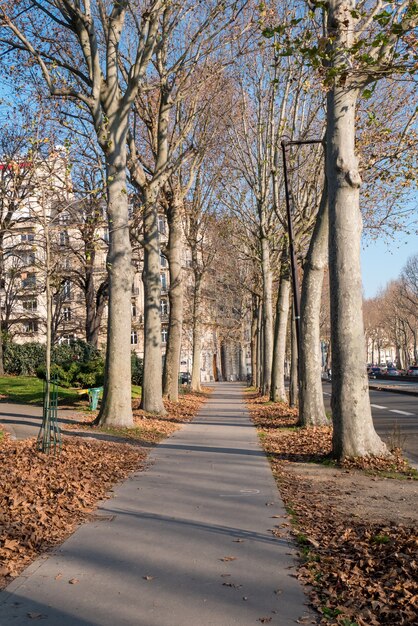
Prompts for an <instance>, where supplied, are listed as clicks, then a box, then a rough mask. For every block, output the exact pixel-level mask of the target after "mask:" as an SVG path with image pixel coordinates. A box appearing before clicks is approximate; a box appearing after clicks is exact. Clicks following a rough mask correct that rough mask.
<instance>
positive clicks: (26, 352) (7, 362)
mask: <svg viewBox="0 0 418 626" xmlns="http://www.w3.org/2000/svg"><path fill="white" fill-rule="evenodd" d="M44 363H45V346H44V345H42V344H40V343H35V342H30V343H23V344H18V343H12V342H11V341H7V342H6V343H5V344H4V371H5V372H6V373H7V374H15V375H16V376H33V375H34V374H35V373H36V370H37V368H38V367H40V366H42V365H43V364H44Z"/></svg>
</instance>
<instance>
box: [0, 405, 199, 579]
mask: <svg viewBox="0 0 418 626" xmlns="http://www.w3.org/2000/svg"><path fill="white" fill-rule="evenodd" d="M206 397H207V393H201V394H195V393H187V394H184V395H183V396H181V398H180V401H179V403H178V404H175V403H169V402H167V403H166V408H167V415H166V416H164V417H157V416H155V415H150V414H145V413H144V412H143V411H139V410H135V411H134V413H135V424H136V428H134V429H133V430H132V433H131V437H130V436H129V431H128V430H124V431H123V433H121V436H120V437H118V436H115V432H114V431H112V432H111V435H112V439H113V441H110V440H109V441H103V440H96V439H95V438H94V437H95V435H96V434H97V432H98V429H97V428H92V427H91V425H89V424H88V423H86V422H85V420H83V419H80V415H78V416H77V414H76V415H75V416H74V420H76V421H75V423H74V425H72V429H77V430H80V431H83V432H82V437H80V436H78V437H73V436H69V434H68V433H67V434H66V435H65V436H64V438H63V447H62V450H61V452H60V453H59V454H56V455H52V454H50V455H47V454H43V453H41V452H38V451H37V450H36V444H35V441H34V440H33V439H31V440H28V441H11V440H10V439H9V438H8V437H7V436H5V437H3V439H0V467H1V473H0V589H1V588H3V587H5V586H6V585H7V584H8V583H9V582H10V581H11V579H12V578H14V577H15V576H17V575H18V574H19V573H20V572H21V571H22V570H23V569H24V567H26V566H27V565H28V564H29V563H30V562H31V561H33V560H34V559H35V558H36V557H37V556H38V555H39V554H41V553H42V552H44V551H45V550H47V549H50V548H51V547H53V546H55V545H58V544H60V543H62V541H63V540H64V539H65V538H66V537H68V536H69V535H70V534H71V533H72V532H73V531H74V530H75V528H76V526H77V525H78V524H80V523H81V522H83V521H85V520H87V519H88V518H89V516H91V515H92V514H93V510H94V508H95V507H96V506H97V503H98V502H99V501H100V500H102V499H103V498H105V497H106V496H107V495H109V491H110V490H111V488H112V487H113V486H114V485H115V484H116V483H118V482H120V481H121V480H123V479H124V478H126V477H127V476H128V475H129V474H130V473H131V472H133V471H135V470H139V469H142V468H143V467H144V461H145V459H146V457H147V454H148V452H147V450H146V449H145V448H143V447H142V445H147V446H148V447H149V445H150V444H153V443H156V442H157V441H160V440H161V439H162V438H163V437H164V436H167V435H169V434H170V433H172V432H174V431H175V430H177V429H178V428H179V427H180V425H181V423H183V422H188V421H190V420H191V419H192V418H193V417H194V415H196V413H197V411H198V409H199V408H200V406H201V405H202V403H203V402H204V400H205V399H206ZM88 419H89V420H90V421H91V416H89V417H88ZM82 422H84V423H82ZM70 427H71V425H70ZM138 429H139V434H138ZM86 431H87V432H86ZM87 433H90V434H91V438H90V437H89V436H88V435H87ZM79 435H80V433H79ZM86 435H87V436H88V438H87V439H86ZM116 435H117V433H116ZM115 439H116V441H115ZM127 440H129V442H131V443H126V441H127ZM132 444H135V445H132Z"/></svg>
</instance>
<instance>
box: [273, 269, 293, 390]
mask: <svg viewBox="0 0 418 626" xmlns="http://www.w3.org/2000/svg"><path fill="white" fill-rule="evenodd" d="M289 295H290V273H289V260H288V258H287V257H286V258H283V259H282V263H281V267H280V281H279V291H278V294H277V302H276V322H275V326H274V360H273V369H272V377H271V390H270V400H272V401H273V402H281V401H285V400H286V399H287V398H286V389H285V385H284V375H285V372H284V362H285V358H286V335H287V320H288V317H289Z"/></svg>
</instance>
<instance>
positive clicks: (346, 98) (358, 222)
mask: <svg viewBox="0 0 418 626" xmlns="http://www.w3.org/2000/svg"><path fill="white" fill-rule="evenodd" d="M354 6H355V5H354V3H353V2H352V1H351V0H346V1H343V2H341V0H329V3H328V33H329V35H332V37H333V43H332V51H333V64H334V66H339V65H341V64H342V65H343V66H344V64H345V62H346V61H345V57H344V54H345V53H344V51H345V50H346V49H347V48H350V47H351V46H352V45H353V43H354V36H353V33H354V19H353V16H352V9H353V8H354ZM357 97H358V88H356V87H355V86H353V85H351V84H350V82H348V84H346V83H344V81H342V80H339V79H336V80H335V81H334V84H333V85H332V87H331V89H330V90H329V92H328V96H327V157H326V172H327V180H328V198H329V268H330V293H331V343H332V401H331V404H332V413H333V421H334V430H333V453H334V455H335V456H336V457H337V458H344V457H358V456H367V455H385V454H387V448H386V446H385V444H384V443H383V442H382V440H381V439H380V437H379V436H378V435H377V433H376V431H375V429H374V426H373V421H372V415H371V408H370V399H369V385H368V379H367V372H366V350H365V338H364V329H363V315H362V309H363V302H362V281H361V268H360V239H361V231H362V218H361V213H360V206H359V188H360V184H361V179H360V174H359V171H358V161H357V157H356V154H355V128H356V126H355V124H356V104H357Z"/></svg>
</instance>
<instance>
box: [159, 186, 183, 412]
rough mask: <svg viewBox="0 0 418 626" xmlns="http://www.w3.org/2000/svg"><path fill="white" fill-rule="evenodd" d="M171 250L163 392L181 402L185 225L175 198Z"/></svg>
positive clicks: (171, 211)
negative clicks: (182, 267) (180, 375)
mask: <svg viewBox="0 0 418 626" xmlns="http://www.w3.org/2000/svg"><path fill="white" fill-rule="evenodd" d="M167 218H168V247H167V257H168V263H169V270H170V290H169V294H168V297H169V303H170V310H169V325H168V341H167V351H166V355H165V363H164V376H163V390H164V394H166V395H167V397H168V399H169V400H171V401H172V402H177V400H178V399H179V385H178V379H179V370H180V352H181V335H182V329H183V280H182V269H181V249H182V224H181V205H180V204H179V203H178V202H176V200H175V199H174V198H173V201H172V203H171V206H170V207H169V209H168V211H167Z"/></svg>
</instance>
